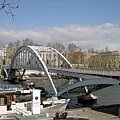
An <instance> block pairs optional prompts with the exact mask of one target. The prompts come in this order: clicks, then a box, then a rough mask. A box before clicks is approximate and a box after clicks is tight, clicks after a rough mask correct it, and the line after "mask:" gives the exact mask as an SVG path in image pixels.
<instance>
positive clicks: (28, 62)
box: [8, 45, 72, 95]
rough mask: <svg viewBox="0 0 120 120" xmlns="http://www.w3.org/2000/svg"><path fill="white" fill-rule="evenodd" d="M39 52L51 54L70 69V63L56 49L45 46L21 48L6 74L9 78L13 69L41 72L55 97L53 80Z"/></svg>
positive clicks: (55, 90)
mask: <svg viewBox="0 0 120 120" xmlns="http://www.w3.org/2000/svg"><path fill="white" fill-rule="evenodd" d="M41 52H47V53H53V54H55V55H56V56H57V57H58V58H60V59H61V60H62V61H63V62H65V63H66V64H67V65H68V66H69V67H70V68H72V65H71V64H70V62H69V61H68V60H67V59H66V58H65V57H64V56H63V55H62V54H61V53H60V52H58V51H57V50H56V49H54V48H51V47H45V46H29V45H27V46H21V47H20V48H19V49H18V50H17V51H16V53H15V55H14V56H13V59H12V62H11V65H10V70H9V72H8V78H10V77H11V71H12V70H15V69H24V70H27V69H28V70H29V69H31V70H41V69H42V70H43V71H44V72H45V74H46V76H47V78H48V80H49V81H50V83H51V86H52V88H53V90H54V93H55V95H57V89H56V87H55V84H54V83H53V80H52V78H51V76H50V74H49V71H48V68H47V66H46V64H45V63H44V61H43V59H42V58H41V56H40V53H41Z"/></svg>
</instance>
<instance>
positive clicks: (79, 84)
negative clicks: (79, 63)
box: [58, 78, 120, 96]
mask: <svg viewBox="0 0 120 120" xmlns="http://www.w3.org/2000/svg"><path fill="white" fill-rule="evenodd" d="M119 84H120V81H118V80H116V79H108V78H106V79H96V80H84V81H79V82H76V83H73V84H71V85H68V86H66V87H65V88H62V89H61V90H60V91H59V92H58V96H60V95H62V94H64V93H66V92H69V91H71V90H74V89H76V88H80V87H83V86H88V85H119ZM93 89H95V88H93ZM77 91H78V90H77Z"/></svg>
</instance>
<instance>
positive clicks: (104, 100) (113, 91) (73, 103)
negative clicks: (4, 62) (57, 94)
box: [0, 79, 120, 108]
mask: <svg viewBox="0 0 120 120" xmlns="http://www.w3.org/2000/svg"><path fill="white" fill-rule="evenodd" d="M31 82H33V83H35V85H36V86H39V87H44V88H45V89H46V90H47V91H49V92H51V91H52V89H51V85H50V83H49V81H48V80H46V79H40V80H39V79H38V80H27V81H24V82H21V84H22V85H24V84H26V83H31ZM56 83H57V84H62V83H59V81H56ZM0 84H10V83H9V82H7V81H2V80H1V81H0ZM93 95H96V96H98V100H97V103H96V104H94V106H103V105H113V104H120V86H119V85H114V86H110V87H107V88H104V89H101V90H99V91H96V92H93ZM67 97H68V98H70V99H71V100H70V102H69V106H70V107H71V108H74V107H81V106H82V105H81V104H79V103H77V97H73V96H70V95H69V94H68V96H67Z"/></svg>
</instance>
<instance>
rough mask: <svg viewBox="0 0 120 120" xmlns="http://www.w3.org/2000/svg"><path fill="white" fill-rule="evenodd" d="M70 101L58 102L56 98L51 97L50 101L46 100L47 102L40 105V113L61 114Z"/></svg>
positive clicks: (61, 100)
mask: <svg viewBox="0 0 120 120" xmlns="http://www.w3.org/2000/svg"><path fill="white" fill-rule="evenodd" d="M69 101H70V99H60V100H58V99H57V98H56V97H52V100H51V99H48V100H47V101H43V104H42V105H41V110H40V112H41V113H50V112H51V113H56V112H62V111H63V110H65V109H66V107H67V105H68V103H69Z"/></svg>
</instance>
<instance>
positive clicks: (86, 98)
mask: <svg viewBox="0 0 120 120" xmlns="http://www.w3.org/2000/svg"><path fill="white" fill-rule="evenodd" d="M77 98H78V103H82V104H86V105H92V104H96V103H97V99H98V97H97V96H94V95H93V94H88V95H82V96H78V97H77Z"/></svg>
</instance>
